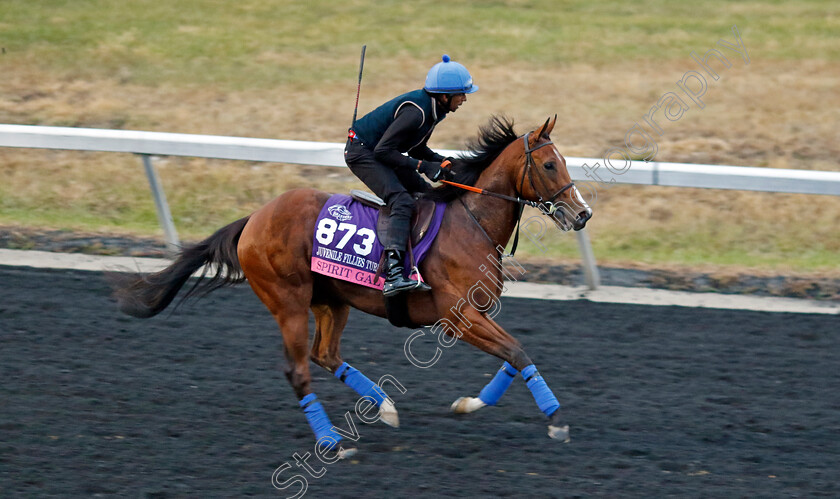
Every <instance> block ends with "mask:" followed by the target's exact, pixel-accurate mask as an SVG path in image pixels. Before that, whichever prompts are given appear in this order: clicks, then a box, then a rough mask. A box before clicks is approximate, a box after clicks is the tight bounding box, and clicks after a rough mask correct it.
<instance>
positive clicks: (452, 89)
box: [423, 54, 478, 94]
mask: <svg viewBox="0 0 840 499" xmlns="http://www.w3.org/2000/svg"><path fill="white" fill-rule="evenodd" d="M423 89H424V90H426V91H427V92H430V93H433V94H471V93H473V92H475V91H476V90H478V85H473V79H472V76H470V72H469V71H467V68H465V67H464V66H462V65H461V64H458V63H457V62H455V61H452V60H450V59H449V56H448V55H446V54H444V55H443V62H439V63H437V64H435V65H434V66H432V69H430V70H429V74H427V75H426V85H425V86H424V87H423Z"/></svg>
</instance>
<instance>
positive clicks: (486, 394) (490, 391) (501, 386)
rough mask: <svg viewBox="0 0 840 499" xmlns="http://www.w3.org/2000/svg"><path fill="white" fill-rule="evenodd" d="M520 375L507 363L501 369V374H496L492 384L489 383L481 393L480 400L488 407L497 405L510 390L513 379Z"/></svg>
mask: <svg viewBox="0 0 840 499" xmlns="http://www.w3.org/2000/svg"><path fill="white" fill-rule="evenodd" d="M518 373H519V371H517V370H516V369H514V368H513V366H512V365H510V364H508V363H507V362H505V363H504V364H502V368H501V369H499V372H497V373H496V376H494V377H493V379H492V381H490V383H487V386H485V387H484V388H483V389H482V390H481V393H479V394H478V398H479V400H481V401H482V402H484V403H485V404H487V405H496V402H498V401H499V399H500V398H502V395H504V394H505V391H506V390H507V389H508V387H509V386H510V384H511V383H513V378H515V377H516V375H517V374H518Z"/></svg>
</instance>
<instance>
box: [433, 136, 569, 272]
mask: <svg viewBox="0 0 840 499" xmlns="http://www.w3.org/2000/svg"><path fill="white" fill-rule="evenodd" d="M530 136H531V132H528V133H526V134H525V135H523V136H522V142H523V146H524V149H525V170H524V171H523V172H522V180H520V182H519V189H518V191H517V192H519V193H521V192H522V186H523V184H524V183H525V177H526V176H527V177H528V183H530V184H531V189H533V191H534V192H536V193H537V197H539V200H537V201H529V200H527V199H522V198H520V197H519V196H517V197H513V196H508V195H505V194H499V193H498V192H491V191H487V190H485V189H480V188H478V187H473V186H471V185H465V184H459V183H457V182H452V181H449V180H441V181H440V182H441V183H444V184H447V185H451V186H453V187H458V188H460V189H464V190H467V191H470V192H475V193H476V194H481V195H484V196H492V197H496V198H499V199H504V200H506V201H511V202H513V203H519V213H518V214H517V215H516V235H515V236H514V238H513V246H512V247H511V250H510V253H509V254H507V255H505V254H502V255H501V256H502V257H503V258H504V257H512V256H513V255H514V253H516V247H517V246H518V245H519V224H520V222H521V221H522V212H523V211H524V210H525V206H526V205H527V206H531V207H532V208H539V207H540V206H545V207H546V208H547V211H546V213H548V214H549V215H553V214H554V212H555V211H557V210H558V208H559V207H558V206H557V205H556V204H554V203H555V201H556V200H557V198H558V197H560V196H561V195H562V194H563V193H564V192H566V191H567V190H569V189H571V188H572V187H574V185H575V183H574V182H569V183H568V184H566V185H564V186H563V187H562V188H561V189H560V190H559V191H557V192H556V193H554V195H553V196H551V197H550V198H548V200H547V201H546V200H544V199H543V197H542V195H541V194H540V192H539V191H538V190H537V188H536V186H535V185H534V175H533V173H532V169H531V167H532V166H533V167H534V168H533V169H534V170H536V169H537V168H536V164H535V163H534V158H533V156H532V155H531V153H533V152H534V151H536V150H537V149H539V148H541V147H545V146H548V145H551V144H553V143H554V142H553V141H551V140H549V141H548V142H544V143H542V144H540V145H538V146H536V147H534V148H533V149H531V148H530V147H528V138H529V137H530ZM537 178H538V179H539V182H540V184H542V187H546V182H545V179H544V178H543V177H542V176H539V177H537ZM459 199H460V198H459ZM461 204H462V205H463V206H464V209H465V210H467V214H468V215H469V216H470V218H471V219H472V221H473V222H475V224H476V225H478V228H479V229H481V232H482V233H483V234H484V236H485V237H487V239H488V240H490V243H491V244H494V245H495V242H494V241H493V240H492V239H490V236H489V235H488V234H487V231H485V230H484V227H482V226H481V224H480V223H478V219H477V218H476V217H475V215H474V214H473V212H472V211H471V210H470V209H469V208H468V207H467V204H466V203H465V202H464V201H463V199H462V200H461ZM540 211H543V209H542V208H540Z"/></svg>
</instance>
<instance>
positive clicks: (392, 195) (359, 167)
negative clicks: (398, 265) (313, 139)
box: [344, 139, 431, 251]
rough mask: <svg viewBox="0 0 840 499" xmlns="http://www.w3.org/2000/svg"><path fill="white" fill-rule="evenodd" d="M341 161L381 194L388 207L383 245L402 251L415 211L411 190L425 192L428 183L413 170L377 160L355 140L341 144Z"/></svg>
mask: <svg viewBox="0 0 840 499" xmlns="http://www.w3.org/2000/svg"><path fill="white" fill-rule="evenodd" d="M344 162H345V163H347V166H349V167H350V171H352V172H353V173H354V174H355V175H356V176H357V177H359V180H361V181H362V182H364V184H365V185H366V186H368V188H369V189H370V190H371V191H373V193H374V194H376V195H377V196H379V197H380V198H382V200H383V201H385V203H386V204H387V205H388V208H389V209H390V210H391V216H390V219H389V220H388V223H389V225H388V240H387V241H382V244H383V246H385V249H393V250H398V251H405V249H406V243H407V241H408V235H409V230H410V227H409V225H410V223H411V213H412V212H413V211H414V197H413V196H412V195H411V193H414V192H426V191H427V190H429V189H430V188H431V186H430V185H429V184H428V183H426V181H425V180H423V178H422V177H420V174H419V173H417V172H416V171H414V170H405V169H402V168H397V169H394V168H391V167H389V166H387V165H385V164H382V163H380V162H379V161H377V160H376V157H375V156H374V155H373V151H371V150H370V149H368V148H367V147H365V146H364V144H362V143H361V142H359V141H358V140H353V139H350V140H348V141H347V145H346V146H345V147H344Z"/></svg>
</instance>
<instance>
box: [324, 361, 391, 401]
mask: <svg viewBox="0 0 840 499" xmlns="http://www.w3.org/2000/svg"><path fill="white" fill-rule="evenodd" d="M335 377H336V378H338V379H340V380H341V381H343V382H344V384H345V385H347V386H349V387H350V388H352V389H354V390H356V393H358V394H359V395H361V396H363V397H364V396H365V395H367V396H369V397H371V398H372V399H373V400H374V401H375V402H376V405H377V406H379V405H381V404H382V402H384V401H385V399H386V398H388V396H387V395H385V392H384V391H382V388H379V387H378V386H377V385H376V384H375V383H374V382H373V381H371V380H369V379H368V377H367V376H365V375H364V374H362V373H361V371H359V370H358V369H356V368H355V367H350V364H348V363H347V362H345V363H343V364H341V365H340V366H338V369H336V370H335Z"/></svg>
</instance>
